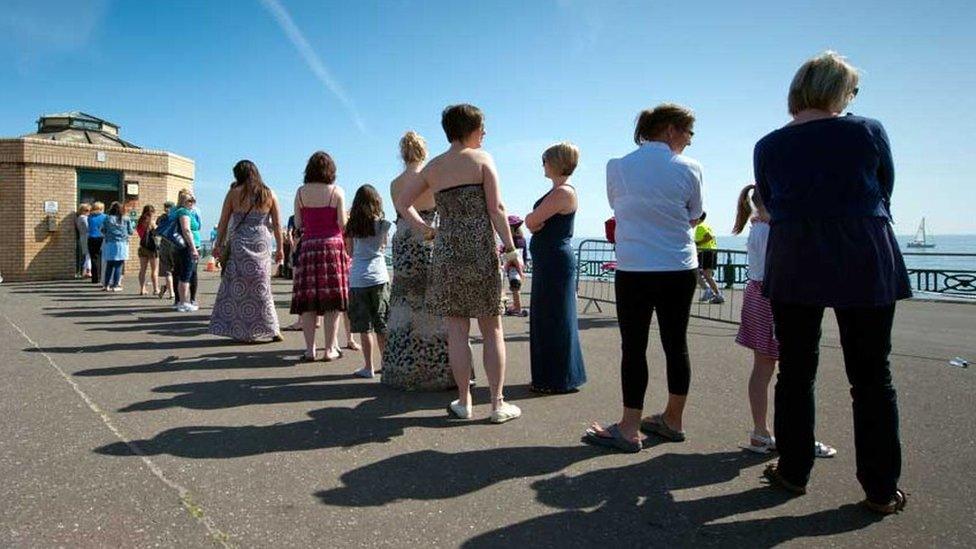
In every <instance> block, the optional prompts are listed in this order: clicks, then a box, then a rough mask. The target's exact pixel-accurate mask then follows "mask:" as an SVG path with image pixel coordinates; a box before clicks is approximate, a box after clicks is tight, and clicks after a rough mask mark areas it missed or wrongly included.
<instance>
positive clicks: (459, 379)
mask: <svg viewBox="0 0 976 549" xmlns="http://www.w3.org/2000/svg"><path fill="white" fill-rule="evenodd" d="M496 318H497V317H496ZM470 329H471V319H468V318H458V317H449V318H448V319H447V356H448V361H449V362H450V363H451V373H453V374H454V382H455V383H457V388H458V403H459V404H460V405H461V406H471V386H470V381H471V343H470V342H469V341H468V331H469V330H470ZM487 345H488V339H487V337H486V338H485V346H486V347H487ZM489 379H490V378H489Z"/></svg>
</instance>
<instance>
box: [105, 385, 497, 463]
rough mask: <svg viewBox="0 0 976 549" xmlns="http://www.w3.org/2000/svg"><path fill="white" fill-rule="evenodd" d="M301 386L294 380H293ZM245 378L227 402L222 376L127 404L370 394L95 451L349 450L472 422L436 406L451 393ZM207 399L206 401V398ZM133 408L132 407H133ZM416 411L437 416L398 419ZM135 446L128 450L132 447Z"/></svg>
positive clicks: (196, 455) (207, 454)
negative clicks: (288, 415) (281, 418)
mask: <svg viewBox="0 0 976 549" xmlns="http://www.w3.org/2000/svg"><path fill="white" fill-rule="evenodd" d="M293 379H294V380H295V381H296V382H298V383H299V385H301V383H300V380H302V379H305V378H293ZM252 381H253V383H245V384H244V386H243V388H242V390H241V392H240V394H238V395H236V396H232V397H231V399H230V400H223V399H222V398H223V397H221V396H219V390H220V388H227V387H230V386H231V385H230V384H232V383H240V380H238V381H229V382H227V383H228V384H226V385H224V384H222V383H223V382H208V384H204V385H206V388H204V389H203V390H202V392H203V394H201V395H199V396H192V394H191V396H187V397H185V398H184V399H183V400H179V397H177V400H176V401H175V402H172V401H171V400H170V399H165V400H163V401H162V403H161V404H152V402H153V401H149V402H147V403H136V404H133V405H130V406H129V407H126V408H124V409H127V410H126V411H132V410H133V409H140V410H151V409H158V408H164V407H167V406H170V405H174V406H175V405H191V406H196V407H200V408H205V409H213V408H218V407H231V406H242V405H245V404H267V403H275V402H295V401H297V400H300V399H304V398H309V399H312V400H347V399H356V398H363V396H365V395H368V396H370V397H371V398H370V399H369V400H365V401H363V402H361V403H360V404H358V405H357V406H355V407H353V408H346V407H330V408H323V409H321V410H314V411H312V412H309V413H308V416H309V417H310V419H308V420H304V421H298V422H294V423H284V424H282V423H275V424H271V425H246V426H188V427H178V428H175V429H169V430H166V431H163V432H161V433H159V434H157V435H156V436H154V437H153V438H151V439H146V440H137V441H133V442H132V443H130V444H127V443H125V442H116V443H113V444H108V445H106V446H102V447H99V448H96V449H95V450H94V451H95V452H96V453H99V454H104V455H113V456H132V455H137V454H139V453H141V454H144V455H158V454H169V455H173V456H179V457H186V458H192V459H209V458H233V457H242V456H251V455H257V454H264V453H270V452H294V451H302V450H317V449H323V448H348V447H351V446H356V445H359V444H366V443H383V442H389V441H390V440H392V439H393V438H395V437H398V436H402V435H403V434H404V432H405V430H406V429H409V428H428V429H445V428H454V427H459V426H470V425H472V422H457V421H452V420H449V419H448V418H447V417H446V415H445V414H444V412H443V410H444V407H445V406H446V404H447V402H449V401H450V397H448V396H446V395H444V394H443V393H404V392H401V391H397V390H395V389H390V388H388V387H385V386H383V385H379V384H377V383H375V382H367V381H363V382H358V383H335V384H321V385H319V386H306V387H301V386H298V387H291V386H290V385H289V384H288V382H289V378H284V379H282V380H280V383H279V384H278V387H279V388H278V389H277V390H276V389H274V388H272V389H270V394H268V395H262V394H260V393H261V392H262V391H263V389H261V387H262V385H261V384H262V383H263V380H252ZM200 385H201V384H185V385H183V386H182V388H181V389H180V390H185V389H192V390H194V391H197V390H199V389H200ZM473 396H474V398H475V401H476V402H478V403H483V402H485V401H487V400H488V392H487V389H481V390H478V391H476V392H475V393H474V395H473ZM208 399H213V400H212V401H211V400H208ZM133 407H135V408H133ZM418 411H433V412H434V413H435V414H436V415H426V416H415V415H410V416H408V417H403V416H404V414H408V413H412V412H418ZM134 448H135V449H134Z"/></svg>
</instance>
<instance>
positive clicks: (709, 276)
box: [702, 269, 721, 295]
mask: <svg viewBox="0 0 976 549" xmlns="http://www.w3.org/2000/svg"><path fill="white" fill-rule="evenodd" d="M702 272H703V274H704V275H705V282H706V283H708V287H709V288H710V289H711V290H712V293H713V294H715V295H719V294H720V293H721V292H719V291H718V284H716V283H715V277H714V276H713V274H712V273H713V271H712V269H703V271H702Z"/></svg>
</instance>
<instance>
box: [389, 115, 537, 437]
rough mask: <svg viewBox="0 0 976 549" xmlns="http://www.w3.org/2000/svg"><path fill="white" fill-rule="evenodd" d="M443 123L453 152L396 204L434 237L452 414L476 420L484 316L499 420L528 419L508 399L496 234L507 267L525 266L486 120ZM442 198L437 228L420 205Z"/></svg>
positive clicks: (437, 306) (434, 286)
mask: <svg viewBox="0 0 976 549" xmlns="http://www.w3.org/2000/svg"><path fill="white" fill-rule="evenodd" d="M441 126H442V127H443V128H444V133H445V134H446V136H447V140H448V141H449V142H450V143H451V146H450V148H449V149H448V150H447V151H446V152H444V153H443V154H441V155H440V156H437V157H436V158H434V159H433V160H431V161H430V163H429V164H427V166H426V167H425V168H424V169H423V171H421V172H420V177H418V178H415V179H414V180H413V181H411V182H410V183H409V184H407V185H406V186H405V187H404V188H403V190H402V191H401V192H400V196H398V197H397V199H396V201H395V202H396V208H397V211H398V212H399V213H400V215H401V216H403V218H404V219H405V220H406V221H407V222H408V223H410V224H411V225H412V226H413V227H414V228H415V229H416V230H418V231H420V232H421V234H423V235H424V236H425V239H427V240H430V239H433V240H434V250H433V253H432V258H431V268H430V278H429V287H428V292H427V297H426V306H427V310H428V312H430V313H431V314H434V315H438V316H444V317H446V318H447V334H448V340H447V341H448V354H449V357H450V363H451V370H452V372H453V374H454V381H455V383H456V384H457V387H458V399H457V400H455V401H454V402H452V403H451V404H450V405H449V406H448V414H449V415H451V416H452V417H456V418H460V419H469V418H471V417H472V409H471V391H470V385H469V380H470V378H471V346H470V343H469V337H468V334H469V332H470V330H471V319H472V318H476V319H478V326H479V327H480V329H481V334H482V336H483V338H484V363H485V373H486V374H487V377H488V385H489V388H490V390H491V415H490V419H491V421H492V422H493V423H504V422H506V421H510V420H513V419H516V418H518V417H519V416H521V414H522V411H521V410H519V408H518V406H515V405H514V404H509V403H507V402H505V401H504V396H503V392H504V386H505V339H504V334H503V333H502V324H501V317H500V315H501V312H502V308H501V288H502V280H501V271H500V270H499V263H498V252H497V251H496V249H495V241H494V234H493V233H495V232H497V233H498V236H499V237H500V238H501V240H502V243H503V245H504V247H505V254H504V262H505V263H506V265H509V264H511V265H514V266H516V268H517V269H519V270H521V268H522V265H521V261H520V258H519V254H518V252H517V251H516V250H515V244H514V243H513V241H512V233H511V230H510V229H509V227H508V216H507V214H506V212H505V206H504V205H503V204H502V202H501V190H500V188H499V184H498V173H497V171H496V170H495V162H494V160H493V159H492V158H491V155H489V154H488V153H487V152H485V151H483V150H481V142H482V140H483V139H484V136H485V129H484V116H483V115H482V113H481V111H480V110H479V109H478V108H477V107H474V106H472V105H452V106H449V107H448V108H446V109H444V112H443V114H442V116H441ZM427 191H433V192H434V193H435V202H436V203H437V213H438V216H439V219H440V226H439V227H438V228H437V229H436V230H435V229H434V227H432V226H431V225H429V224H427V223H426V222H425V221H424V219H423V218H422V217H421V216H420V214H419V213H418V212H417V209H416V208H415V207H414V206H413V204H414V202H415V201H416V200H417V199H418V198H419V197H420V196H421V195H422V194H424V193H425V192H427Z"/></svg>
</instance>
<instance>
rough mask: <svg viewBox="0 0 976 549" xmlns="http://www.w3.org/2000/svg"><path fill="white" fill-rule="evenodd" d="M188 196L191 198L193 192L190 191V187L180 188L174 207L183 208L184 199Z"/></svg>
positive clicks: (184, 205) (184, 204)
mask: <svg viewBox="0 0 976 549" xmlns="http://www.w3.org/2000/svg"><path fill="white" fill-rule="evenodd" d="M190 198H193V193H191V192H190V189H187V188H183V189H180V194H178V195H177V198H176V207H177V208H185V207H186V201H187V200H188V199H190Z"/></svg>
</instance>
